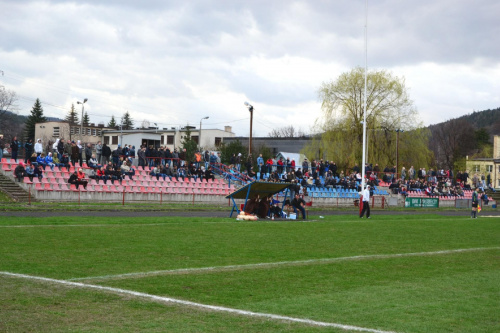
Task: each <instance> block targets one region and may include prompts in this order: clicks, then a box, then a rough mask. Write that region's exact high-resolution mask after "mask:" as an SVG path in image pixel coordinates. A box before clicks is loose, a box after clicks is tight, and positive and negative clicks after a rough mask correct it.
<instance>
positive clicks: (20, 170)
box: [14, 162, 27, 182]
mask: <svg viewBox="0 0 500 333" xmlns="http://www.w3.org/2000/svg"><path fill="white" fill-rule="evenodd" d="M14 175H15V176H16V178H17V181H18V182H20V181H22V179H23V178H24V177H26V176H27V174H26V169H24V163H23V162H19V164H18V165H17V166H16V168H15V169H14Z"/></svg>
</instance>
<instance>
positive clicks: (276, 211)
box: [269, 197, 282, 218]
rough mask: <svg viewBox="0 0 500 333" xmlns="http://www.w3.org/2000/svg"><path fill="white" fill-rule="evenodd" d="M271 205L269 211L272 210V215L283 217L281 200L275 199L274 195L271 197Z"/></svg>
mask: <svg viewBox="0 0 500 333" xmlns="http://www.w3.org/2000/svg"><path fill="white" fill-rule="evenodd" d="M270 203H271V207H270V208H269V211H270V212H271V217H274V218H276V217H278V218H279V217H281V215H282V211H281V208H280V206H279V204H280V202H279V200H275V199H274V197H271V202H270Z"/></svg>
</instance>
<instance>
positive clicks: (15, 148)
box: [10, 136, 19, 162]
mask: <svg viewBox="0 0 500 333" xmlns="http://www.w3.org/2000/svg"><path fill="white" fill-rule="evenodd" d="M18 150H19V141H17V136H15V137H14V138H12V142H11V143H10V151H11V158H10V159H11V160H14V161H16V162H17V152H18Z"/></svg>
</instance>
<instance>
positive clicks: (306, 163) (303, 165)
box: [302, 158, 309, 173]
mask: <svg viewBox="0 0 500 333" xmlns="http://www.w3.org/2000/svg"><path fill="white" fill-rule="evenodd" d="M302 171H303V172H304V173H306V172H307V171H309V162H308V161H307V158H304V162H302Z"/></svg>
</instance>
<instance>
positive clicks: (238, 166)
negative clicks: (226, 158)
mask: <svg viewBox="0 0 500 333" xmlns="http://www.w3.org/2000/svg"><path fill="white" fill-rule="evenodd" d="M236 170H238V172H241V153H238V156H236Z"/></svg>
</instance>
